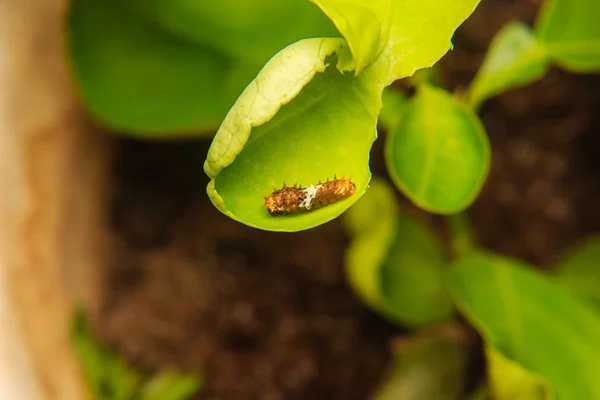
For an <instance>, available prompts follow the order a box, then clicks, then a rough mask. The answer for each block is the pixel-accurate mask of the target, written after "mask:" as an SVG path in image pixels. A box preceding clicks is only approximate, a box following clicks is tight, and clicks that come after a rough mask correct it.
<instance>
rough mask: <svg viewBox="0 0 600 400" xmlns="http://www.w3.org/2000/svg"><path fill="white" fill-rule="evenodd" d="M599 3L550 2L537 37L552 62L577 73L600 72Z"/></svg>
mask: <svg viewBox="0 0 600 400" xmlns="http://www.w3.org/2000/svg"><path fill="white" fill-rule="evenodd" d="M598 16H600V2H599V1H597V0H547V1H546V2H545V4H544V7H543V8H542V11H541V13H540V15H539V17H538V20H537V22H536V36H537V38H538V40H539V41H540V42H542V43H543V44H544V46H545V47H546V49H547V50H548V52H549V53H550V55H551V56H552V58H553V60H554V61H555V62H557V63H558V64H559V65H561V66H562V67H564V68H566V69H568V70H571V71H574V72H598V71H600V24H598Z"/></svg>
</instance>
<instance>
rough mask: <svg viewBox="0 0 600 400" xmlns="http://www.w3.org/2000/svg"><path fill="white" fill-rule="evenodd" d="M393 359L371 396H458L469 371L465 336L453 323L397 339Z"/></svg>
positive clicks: (433, 399) (438, 399) (417, 399)
mask: <svg viewBox="0 0 600 400" xmlns="http://www.w3.org/2000/svg"><path fill="white" fill-rule="evenodd" d="M395 347H396V350H395V354H394V360H393V362H392V365H391V367H390V368H389V372H388V373H387V375H386V377H385V378H384V381H383V382H382V383H381V385H380V387H379V388H377V390H376V392H375V394H374V396H373V397H372V399H373V400H398V399H402V400H421V399H423V400H425V399H426V400H459V399H463V398H464V390H465V386H466V378H467V373H468V361H469V360H468V357H469V352H468V340H467V338H466V337H465V335H464V334H463V333H462V332H460V331H459V330H458V329H457V328H456V327H454V326H443V327H441V329H438V330H437V331H434V332H420V333H418V334H416V335H414V336H412V337H410V338H402V339H399V340H398V341H397V343H396V346H395Z"/></svg>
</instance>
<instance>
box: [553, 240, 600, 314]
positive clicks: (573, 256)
mask: <svg viewBox="0 0 600 400" xmlns="http://www.w3.org/2000/svg"><path fill="white" fill-rule="evenodd" d="M555 277H556V279H558V281H559V282H560V283H561V284H563V285H564V286H565V287H567V288H568V289H569V290H571V291H572V292H574V293H576V294H577V295H579V296H581V297H583V298H584V299H586V300H587V301H588V302H589V303H590V304H592V305H593V306H594V307H595V308H596V310H598V311H600V237H598V236H595V237H593V238H591V239H589V240H587V241H586V242H585V243H582V244H581V245H579V246H577V247H576V248H575V249H573V250H572V251H571V252H570V253H569V254H568V256H567V257H566V258H565V260H564V261H563V262H561V263H560V264H559V265H558V266H557V267H556V271H555Z"/></svg>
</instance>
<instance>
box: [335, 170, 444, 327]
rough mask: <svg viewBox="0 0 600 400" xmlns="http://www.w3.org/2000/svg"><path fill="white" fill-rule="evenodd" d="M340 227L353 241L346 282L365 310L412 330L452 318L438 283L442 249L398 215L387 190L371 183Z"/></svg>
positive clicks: (377, 182)
mask: <svg viewBox="0 0 600 400" xmlns="http://www.w3.org/2000/svg"><path fill="white" fill-rule="evenodd" d="M344 222H345V225H346V227H347V230H348V233H349V235H350V236H351V238H352V240H351V243H350V246H349V247H348V250H347V253H346V270H347V273H348V279H349V281H350V284H351V285H352V287H353V288H354V290H355V291H356V292H357V293H358V294H359V295H360V296H361V297H362V298H363V300H364V301H365V302H366V303H367V304H369V305H370V306H371V307H373V308H374V309H375V310H377V311H379V312H380V313H381V314H383V315H384V316H386V317H387V318H389V319H391V320H393V321H395V322H397V323H400V324H403V325H406V326H411V327H416V326H422V325H427V324H430V323H433V322H436V321H440V320H443V319H446V318H448V317H450V316H451V315H452V313H453V312H454V307H453V305H452V303H451V301H450V299H449V297H448V295H447V293H446V291H445V289H444V286H443V282H442V272H443V269H444V267H446V263H445V261H444V258H443V255H442V249H441V245H440V243H438V242H437V240H436V238H435V237H434V236H433V234H432V233H431V232H430V231H429V230H427V229H426V228H425V227H424V226H422V225H420V224H418V223H417V222H415V221H413V220H412V219H410V218H408V217H407V216H405V215H400V216H399V215H398V210H397V205H396V200H395V197H394V193H393V191H392V189H391V188H390V187H389V185H387V184H386V183H385V182H384V181H382V180H378V179H375V180H373V181H372V183H371V188H370V189H369V191H368V192H367V194H366V195H365V196H364V197H363V198H362V199H361V200H359V201H358V202H357V204H356V205H355V206H353V207H352V208H350V210H348V212H347V214H346V215H345V216H344Z"/></svg>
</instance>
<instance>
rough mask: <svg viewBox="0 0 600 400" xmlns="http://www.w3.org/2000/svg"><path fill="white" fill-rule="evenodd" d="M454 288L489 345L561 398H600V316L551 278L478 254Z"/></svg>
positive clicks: (460, 268) (455, 277)
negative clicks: (539, 377)
mask: <svg viewBox="0 0 600 400" xmlns="http://www.w3.org/2000/svg"><path fill="white" fill-rule="evenodd" d="M448 285H449V287H450V290H451V294H452V297H453V298H454V300H455V302H456V304H457V306H458V308H459V310H461V311H462V312H463V313H464V315H465V316H466V317H467V318H468V320H469V321H470V322H471V323H472V324H473V325H474V326H475V327H476V328H477V329H478V330H479V331H480V332H481V333H482V335H483V337H484V339H485V341H486V342H487V343H488V345H490V346H492V347H493V348H494V349H496V350H497V351H499V352H500V353H501V354H502V355H503V356H504V357H506V358H508V359H510V360H514V361H515V362H517V363H519V364H520V365H521V366H523V367H524V368H526V369H527V370H529V371H532V372H534V373H536V374H538V375H540V376H542V377H544V378H545V379H547V381H548V382H549V384H551V385H552V386H553V388H554V392H555V393H556V396H557V398H559V399H561V400H569V399H573V400H580V399H598V398H600V380H598V377H599V376H600V340H598V338H599V337H600V317H599V316H598V315H597V314H596V313H595V312H594V311H593V310H592V308H590V307H589V306H588V304H586V303H585V302H583V301H581V300H579V299H578V298H577V297H576V296H575V295H573V294H571V293H569V292H568V291H567V290H566V289H563V288H562V287H561V286H560V285H559V284H558V283H556V282H554V281H553V280H552V279H551V278H548V277H544V276H542V275H541V274H539V273H538V272H536V271H534V270H533V269H532V268H531V267H530V266H528V265H525V264H522V263H520V262H518V261H513V260H509V259H504V258H501V257H498V256H493V255H488V254H478V255H473V256H469V257H466V258H463V259H461V260H459V261H458V263H457V265H456V266H455V268H454V269H453V270H452V272H451V274H450V275H449V279H448Z"/></svg>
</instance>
